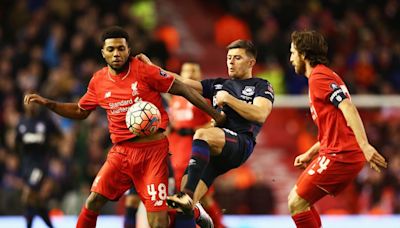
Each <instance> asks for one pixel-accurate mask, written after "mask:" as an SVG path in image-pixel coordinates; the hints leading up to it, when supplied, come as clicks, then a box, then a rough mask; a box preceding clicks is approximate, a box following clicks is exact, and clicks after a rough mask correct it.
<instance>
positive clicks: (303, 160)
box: [293, 152, 312, 169]
mask: <svg viewBox="0 0 400 228" xmlns="http://www.w3.org/2000/svg"><path fill="white" fill-rule="evenodd" d="M311 159H312V156H311V155H310V153H308V152H305V153H303V154H300V155H298V156H297V157H296V158H295V159H294V163H293V166H294V167H298V168H301V169H305V168H306V167H307V164H308V163H309V162H310V161H311Z"/></svg>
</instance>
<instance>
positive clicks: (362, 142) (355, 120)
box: [338, 98, 387, 172]
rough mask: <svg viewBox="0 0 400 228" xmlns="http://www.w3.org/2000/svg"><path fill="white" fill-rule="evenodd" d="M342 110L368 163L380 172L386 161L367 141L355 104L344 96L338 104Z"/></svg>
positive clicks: (385, 165)
mask: <svg viewBox="0 0 400 228" xmlns="http://www.w3.org/2000/svg"><path fill="white" fill-rule="evenodd" d="M338 107H339V109H340V110H341V111H342V113H343V116H344V118H345V119H346V121H347V125H348V126H349V127H350V128H351V130H353V133H354V135H355V137H356V140H357V143H358V145H359V146H360V148H361V150H362V151H363V153H364V156H365V159H366V160H367V161H368V162H369V163H370V165H371V168H373V169H375V170H376V171H378V172H380V169H379V167H383V168H386V167H387V162H386V161H385V158H384V157H383V156H382V155H380V154H379V153H378V151H377V150H376V149H375V148H374V147H373V146H372V145H371V144H369V142H368V138H367V134H366V133H365V129H364V125H363V123H362V120H361V117H360V115H359V113H358V111H357V108H356V107H355V105H354V104H353V103H352V102H351V101H350V99H348V98H345V99H344V100H342V101H341V102H340V104H339V105H338Z"/></svg>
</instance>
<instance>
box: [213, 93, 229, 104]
mask: <svg viewBox="0 0 400 228" xmlns="http://www.w3.org/2000/svg"><path fill="white" fill-rule="evenodd" d="M229 96H231V95H230V94H229V93H228V92H227V91H225V90H220V91H218V92H217V94H216V95H215V100H216V102H217V105H218V106H220V107H222V106H224V105H225V104H226V101H227V100H228V99H229Z"/></svg>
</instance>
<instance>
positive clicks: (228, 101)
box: [216, 90, 272, 123]
mask: <svg viewBox="0 0 400 228" xmlns="http://www.w3.org/2000/svg"><path fill="white" fill-rule="evenodd" d="M216 101H217V105H218V106H223V105H229V107H231V108H233V110H235V111H236V112H237V113H239V115H241V116H242V117H243V118H245V119H247V120H250V121H255V122H258V123H264V122H265V120H266V119H267V117H268V115H269V114H270V113H271V110H272V102H271V101H270V100H268V99H267V98H264V97H256V98H254V100H253V104H248V103H246V102H243V101H241V100H239V99H237V98H235V97H234V96H232V95H230V94H229V93H228V92H227V91H224V90H221V91H218V93H217V95H216Z"/></svg>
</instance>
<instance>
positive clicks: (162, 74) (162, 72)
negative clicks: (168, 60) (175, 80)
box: [160, 69, 168, 77]
mask: <svg viewBox="0 0 400 228" xmlns="http://www.w3.org/2000/svg"><path fill="white" fill-rule="evenodd" d="M160 75H161V76H162V77H167V76H168V74H167V73H166V72H165V71H163V70H161V69H160Z"/></svg>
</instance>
